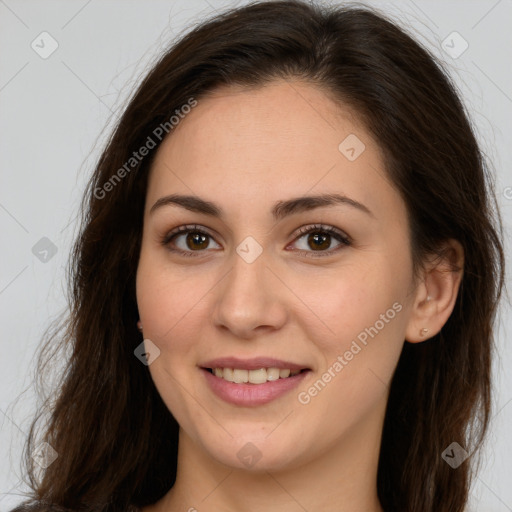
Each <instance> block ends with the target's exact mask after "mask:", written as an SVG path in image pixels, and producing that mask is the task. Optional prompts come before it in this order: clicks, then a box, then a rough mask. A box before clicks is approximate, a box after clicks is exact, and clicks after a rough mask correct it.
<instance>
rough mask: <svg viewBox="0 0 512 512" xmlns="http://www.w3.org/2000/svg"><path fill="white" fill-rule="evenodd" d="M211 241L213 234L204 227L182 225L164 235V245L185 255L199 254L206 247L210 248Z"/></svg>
mask: <svg viewBox="0 0 512 512" xmlns="http://www.w3.org/2000/svg"><path fill="white" fill-rule="evenodd" d="M210 241H213V238H212V236H211V235H209V234H208V233H206V232H205V231H203V230H202V229H198V228H197V227H196V226H180V227H179V228H177V229H175V230H173V231H171V232H170V233H169V234H167V235H166V236H165V237H164V239H163V240H162V245H164V246H166V247H167V248H168V249H169V250H170V251H172V252H177V253H179V254H182V255H184V256H199V255H200V253H201V252H204V249H208V248H209V246H210ZM215 243H216V242H215Z"/></svg>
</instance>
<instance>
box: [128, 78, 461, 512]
mask: <svg viewBox="0 0 512 512" xmlns="http://www.w3.org/2000/svg"><path fill="white" fill-rule="evenodd" d="M349 134H355V135H356V136H357V138H358V139H359V140H360V141H362V142H363V143H364V145H365V148H364V151H363V152H362V153H361V154H360V155H359V156H358V157H357V158H356V159H354V160H353V161H350V160H349V159H348V158H347V157H346V156H345V155H344V154H342V152H341V151H340V150H339V149H338V146H339V145H340V143H341V142H342V141H343V140H344V139H345V138H346V137H347V136H348V135H349ZM170 194H180V195H193V196H195V197H199V198H202V199H204V200H206V201H209V202H212V203H215V205H216V206H218V207H219V208H221V209H222V216H221V217H216V216H211V215H207V214H205V213H197V212H193V211H190V210H187V209H185V208H182V207H180V206H178V205H176V204H172V203H168V204H163V205H160V206H159V207H155V209H154V210H153V211H152V212H151V211H150V210H151V208H152V206H153V205H154V204H155V203H156V202H157V201H158V200H159V199H160V198H162V197H165V196H168V195H170ZM319 194H339V195H343V196H346V197H348V198H350V199H351V200H353V201H357V202H358V203H360V204H362V205H364V207H366V209H367V210H369V212H368V211H364V208H357V207H354V206H351V205H350V204H347V203H344V204H342V203H339V204H335V205H331V206H322V207H317V208H314V209H311V210H307V209H306V210H303V211H295V212H293V213H292V214H290V215H287V216H284V217H282V218H279V219H275V218H274V217H273V215H272V208H273V206H274V205H275V203H277V202H279V201H286V200H289V199H291V198H297V197H300V196H306V195H307V196H312V195H319ZM189 224H192V225H196V226H197V229H200V230H201V231H205V232H206V233H207V236H206V238H204V239H202V238H201V237H200V235H197V234H196V239H194V238H193V236H189V237H188V240H187V233H185V234H179V235H177V236H176V237H175V238H174V239H172V241H170V242H169V244H168V245H167V246H164V245H163V244H162V243H161V240H162V239H164V238H165V236H166V235H167V234H168V233H169V232H170V231H171V230H173V229H174V228H177V227H180V226H183V225H189ZM317 224H321V225H322V227H329V226H332V227H333V228H336V229H337V230H339V231H340V232H341V233H342V234H344V235H346V236H348V237H349V239H350V240H351V243H350V245H344V244H343V243H341V242H339V241H338V240H337V239H336V238H335V236H334V235H332V234H331V235H330V234H325V233H324V232H323V231H322V230H321V229H320V230H319V229H316V230H313V231H312V233H310V234H298V233H297V230H298V228H301V227H309V226H312V225H317ZM190 232H191V233H192V235H193V234H194V233H196V231H195V230H194V229H190ZM315 233H317V237H320V240H319V242H317V245H315ZM322 234H323V236H324V237H326V238H325V240H323V239H322V238H321V237H322ZM197 237H199V238H197ZM247 237H252V239H254V240H255V241H256V242H257V244H258V245H254V242H252V241H251V242H250V243H251V244H253V245H245V242H244V241H245V239H246V238H247ZM252 239H251V240H252ZM242 242H244V244H242V246H241V247H242V248H244V249H245V250H246V251H247V250H249V253H252V254H253V255H255V254H256V255H257V253H255V251H256V250H257V248H258V247H259V248H261V254H259V255H257V257H256V258H255V259H254V261H251V262H250V263H248V261H247V259H245V258H243V257H242V256H241V254H243V253H242V252H240V253H239V252H237V247H239V246H240V244H241V243H242ZM194 244H195V245H194ZM447 244H448V245H449V246H450V247H452V249H453V250H452V251H451V252H450V253H449V254H450V259H451V260H450V261H449V260H441V261H436V262H435V265H434V264H431V265H429V264H427V265H426V267H425V269H424V270H423V271H422V274H421V276H420V278H419V279H418V280H416V281H415V280H414V279H413V274H412V260H411V254H410V250H409V233H408V224H407V212H406V209H405V204H404V202H403V200H402V199H401V197H400V195H399V193H398V192H397V191H396V189H395V188H394V187H393V186H392V185H391V183H390V182H389V180H388V179H387V178H386V173H385V170H384V162H383V156H382V153H381V151H380V149H379V147H378V145H377V143H376V142H375V141H374V140H373V139H372V137H371V136H370V134H369V132H368V131H367V130H366V129H365V127H364V126H362V125H361V124H360V123H358V118H357V114H356V113H354V112H353V111H351V110H350V109H349V108H348V107H345V106H340V105H336V104H335V103H333V102H332V100H331V99H329V98H328V97H327V96H326V95H325V94H324V93H323V92H322V91H321V90H320V89H319V88H317V87H315V86H312V85H310V84H305V83H301V82H297V81H294V82H291V81H290V82H288V81H284V80H280V81H276V82H274V83H272V84H269V85H266V86H264V87H261V88H258V89H241V88H234V87H231V88H223V89H221V90H218V91H215V93H214V94H212V95H211V96H210V97H208V98H202V99H200V100H199V101H198V105H197V106H196V107H195V108H194V109H193V110H192V111H191V112H190V113H189V114H188V115H187V116H186V118H185V119H184V120H182V121H181V122H180V124H179V125H178V126H177V127H176V128H175V129H174V130H173V132H172V136H169V137H168V138H167V139H166V140H165V141H164V142H163V144H162V145H161V146H160V148H159V150H158V153H157V155H156V159H155V161H154V163H153V166H152V169H151V173H150V177H149V182H148V189H147V196H146V209H145V215H144V231H143V240H142V248H141V253H140V261H139V267H138V272H137V301H138V306H139V313H140V318H141V322H142V325H143V334H144V338H145V339H149V340H151V342H152V343H154V345H155V346H157V347H158V349H159V350H160V354H159V357H157V358H156V359H155V360H154V361H153V362H152V363H151V364H150V365H149V370H150V372H151V376H152V378H153V380H154V382H155V385H156V387H157V389H158V391H159V393H160V395H161V396H162V399H163V400H164V402H165V404H166V405H167V407H168V409H169V410H170V411H172V413H173V415H174V417H175V418H176V419H177V421H178V423H179V425H180V442H179V456H178V475H177V480H176V483H175V485H174V486H173V488H172V489H171V490H170V491H169V492H168V493H167V494H166V495H165V496H164V497H163V498H162V499H161V500H160V501H158V502H157V503H156V504H154V505H152V506H149V507H146V508H145V509H144V512H171V511H175V510H176V511H178V510H180V511H181V510H183V511H187V510H194V508H195V509H197V510H198V511H201V512H203V511H225V512H228V511H229V512H231V511H241V510H243V511H261V510H266V511H276V512H277V511H279V512H295V511H303V510H307V511H309V512H314V511H320V510H321V511H323V512H330V511H336V512H378V511H382V508H381V506H380V503H379V500H378V498H377V487H376V479H377V464H378V456H379V448H380V440H381V432H382V426H383V420H384V414H385V408H386V403H387V398H388V386H389V383H390V381H391V379H392V376H393V371H394V369H395V367H396V364H397V362H398V358H399V356H400V352H401V349H402V346H403V343H404V340H407V341H409V342H411V343H417V342H422V341H424V340H425V339H427V338H429V337H431V336H433V335H435V334H436V333H437V332H439V330H440V329H441V327H442V326H443V325H444V323H445V322H446V320H447V319H448V317H449V315H450V313H451V312H452V309H453V306H454V303H455V299H456V296H457V291H458V287H459V284H460V278H461V275H460V273H456V272H447V271H446V270H447V268H448V264H449V263H450V262H452V263H455V262H458V263H459V264H461V263H462V259H463V255H462V250H461V248H460V245H459V244H457V243H456V242H454V241H448V242H447ZM317 247H320V248H317ZM172 248H174V249H176V250H177V249H182V250H183V251H185V252H188V253H192V252H193V253H194V254H195V257H194V256H191V257H188V256H186V255H180V254H178V252H172V251H171V250H170V249H172ZM316 254H320V256H318V257H315V255H316ZM322 254H323V257H322ZM428 296H430V299H429V300H427V297H428ZM393 305H395V309H393ZM389 311H391V313H390V312H389ZM386 312H388V313H386ZM392 313H393V314H392ZM383 314H384V315H383ZM391 317H392V318H391ZM379 320H380V322H379V323H377V321H379ZM381 325H382V327H381ZM372 326H373V327H374V329H376V330H377V331H378V332H377V334H375V331H372V333H373V335H372V336H368V337H367V344H366V345H363V344H362V343H358V345H359V346H360V351H358V352H357V354H356V355H354V356H353V358H352V357H350V354H349V355H348V357H347V356H345V355H344V354H346V353H347V351H350V348H351V346H353V345H352V343H353V341H354V340H358V335H359V336H360V338H359V339H361V338H362V337H364V335H361V333H363V332H367V331H365V329H368V328H370V327H372ZM375 326H377V327H375ZM425 327H426V328H428V329H429V332H428V334H423V335H422V334H421V333H420V331H421V329H422V328H425ZM339 356H341V357H342V358H343V361H344V363H343V368H342V370H341V371H340V370H339V367H340V366H339V365H338V366H337V368H338V370H336V369H334V370H333V365H334V363H335V362H336V361H339V359H338V357H339ZM220 357H236V358H239V359H242V360H246V359H249V358H253V357H270V358H275V359H278V360H281V361H286V362H291V363H295V364H297V365H299V366H300V367H301V368H305V369H306V368H307V369H308V370H309V371H307V372H305V374H304V375H303V378H302V380H301V381H300V383H299V384H298V385H297V386H296V387H294V388H292V389H290V390H288V391H287V392H285V393H284V394H281V395H280V396H278V397H277V398H275V399H274V400H271V401H270V402H268V403H264V404H262V405H256V406H255V405H244V404H233V403H230V402H227V401H225V400H224V399H223V398H221V397H219V396H218V395H217V394H216V393H214V392H213V391H212V389H211V388H210V386H209V385H207V383H206V381H207V378H206V376H205V374H206V370H205V369H203V368H202V366H201V365H202V364H203V363H205V362H206V361H209V360H212V359H215V358H220ZM349 358H350V360H349ZM329 368H330V369H331V373H330V375H331V378H330V379H329V378H328V377H324V382H325V381H326V380H328V382H327V383H326V384H325V386H324V387H322V388H321V390H320V391H319V392H317V393H316V394H315V392H314V390H313V391H308V390H311V388H312V386H314V384H315V382H318V380H319V379H322V376H323V375H324V374H325V373H326V372H328V371H329ZM210 378H212V376H211V375H210ZM214 378H220V377H214ZM249 385H251V384H246V386H249ZM253 385H257V384H253ZM301 393H302V394H301ZM299 397H302V402H301V401H300V400H299ZM307 397H309V401H307ZM305 402H307V403H305ZM247 443H252V444H251V445H249V446H250V448H247V447H246V448H245V450H246V451H245V452H244V451H242V452H241V453H247V450H249V453H250V454H253V455H254V454H256V458H257V461H256V463H252V462H251V463H248V462H246V460H245V459H243V458H242V457H240V455H239V451H240V450H241V449H244V446H246V445H247Z"/></svg>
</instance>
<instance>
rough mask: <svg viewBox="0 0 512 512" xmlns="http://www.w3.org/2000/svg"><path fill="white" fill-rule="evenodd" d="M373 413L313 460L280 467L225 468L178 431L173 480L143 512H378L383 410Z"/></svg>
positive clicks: (379, 510)
mask: <svg viewBox="0 0 512 512" xmlns="http://www.w3.org/2000/svg"><path fill="white" fill-rule="evenodd" d="M371 416H372V417H368V418H367V420H366V421H365V422H363V424H361V423H358V424H357V425H354V426H353V428H352V429H351V431H350V432H344V434H343V437H342V438H340V439H338V440H337V442H336V443H334V444H333V446H330V447H329V449H327V450H325V452H324V453H321V454H317V456H316V457H315V459H313V460H308V461H306V462H304V463H302V464H297V465H295V466H293V467H291V466H287V467H286V469H279V470H272V469H263V470H259V471H257V470H255V469H252V470H242V469H238V468H232V467H228V466H225V465H224V464H221V463H219V462H218V461H216V460H214V459H213V458H211V457H210V456H209V455H208V453H206V452H205V451H204V450H203V449H201V447H200V446H199V445H198V444H197V443H195V442H194V441H193V440H192V439H191V438H190V437H189V436H188V435H187V434H186V433H185V432H184V431H183V430H181V431H180V442H179V453H178V474H177V478H176V483H175V485H174V486H173V488H172V489H171V490H170V491H169V493H168V494H166V495H165V496H164V497H163V498H162V499H161V500H160V501H159V502H158V503H156V504H155V505H153V506H152V507H147V508H146V509H145V510H144V512H171V511H175V510H183V511H190V512H194V510H197V511H201V512H210V511H212V512H213V511H223V512H237V511H240V510H244V511H248V512H249V511H250V512H253V511H254V512H257V511H261V510H266V511H269V512H274V511H276V512H277V511H279V512H297V511H298V510H307V511H309V512H314V511H322V512H382V510H383V509H382V507H381V505H380V503H379V500H378V497H377V467H378V458H379V450H380V441H381V433H382V422H383V417H384V414H383V411H382V410H378V411H373V414H372V415H371Z"/></svg>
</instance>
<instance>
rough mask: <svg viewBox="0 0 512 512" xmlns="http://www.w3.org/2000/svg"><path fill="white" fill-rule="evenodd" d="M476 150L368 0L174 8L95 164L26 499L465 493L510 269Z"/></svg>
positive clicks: (305, 499) (188, 502) (238, 503)
mask: <svg viewBox="0 0 512 512" xmlns="http://www.w3.org/2000/svg"><path fill="white" fill-rule="evenodd" d="M486 173H487V171H486V167H485V163H484V160H483V157H482V154H481V152H480V149H479V147H478V144H477V141H476V139H475V136H474V134H473V131H472V128H471V125H470V123H469V121H468V119H467V117H466V114H465V111H464V108H463V105H462V104H461V101H460V100H459V98H458V96H457V94H456V92H455V90H454V87H453V86H452V84H451V83H450V81H449V79H448V78H447V76H446V75H445V74H444V73H443V72H442V70H441V68H440V66H439V65H438V64H436V63H435V61H434V59H433V57H432V56H430V55H429V54H428V53H427V52H426V51H425V50H424V49H423V48H421V47H420V46H419V45H418V44H417V43H416V42H415V41H413V40H412V39H411V38H410V37H409V36H408V35H406V34H405V33H404V32H403V31H402V30H401V29H399V28H398V27H397V26H395V25H394V24H393V23H391V22H390V21H388V20H386V19H385V18H384V17H383V16H381V15H379V14H376V13H375V12H373V11H371V10H369V9H368V8H365V7H360V8H357V7H351V8H343V7H337V8H325V7H319V6H318V7H315V6H312V5H308V4H306V3H303V2H299V1H283V2H281V1H277V2H262V3H255V4H251V5H248V6H245V7H242V8H239V9H234V10H231V11H229V12H227V13H224V14H222V15H219V16H217V17H215V18H214V19H212V20H210V21H208V22H205V23H203V24H202V25H201V26H199V27H197V28H195V29H194V30H192V31H191V32H190V33H189V34H188V35H186V36H184V37H183V38H182V39H181V40H180V41H179V42H178V43H177V44H176V45H174V46H173V47H172V48H171V49H169V51H168V52H167V53H166V54H165V55H163V57H162V58H161V59H160V61H159V62H158V63H157V64H156V65H155V66H154V68H153V69H152V70H151V72H150V73H149V74H148V76H147V77H146V78H145V79H144V81H143V82H142V84H141V85H140V87H139V89H138V90H137V92H136V93H135V95H134V96H133V98H132V99H131V101H130V103H129V105H128V107H127V109H126V111H125V113H124V115H123V116H122V118H121V119H120V121H119V123H118V126H117V127H116V129H115V131H114V133H113V135H112V137H111V139H110V141H109V143H108V145H107V147H106V149H105V151H104V152H103V154H102V156H101V158H100V160H99V162H98V165H97V167H96V171H95V173H94V176H93V177H92V180H91V182H90V184H89V187H88V192H87V195H86V197H85V200H84V205H83V211H84V217H83V229H82V232H81V234H80V236H79V238H78V240H77V243H76V246H75V249H74V253H73V256H74V258H73V261H74V262H73V266H72V274H71V280H72V284H73V302H72V311H71V315H70V319H69V323H68V324H67V330H66V335H65V336H64V339H63V342H64V343H68V344H69V346H71V347H72V350H71V355H70V360H69V364H68V367H67V371H66V374H65V375H64V378H63V382H62V385H61V387H60V389H59V391H58V396H57V398H56V400H55V401H54V402H52V403H51V407H50V417H49V422H48V425H47V426H46V429H45V430H44V435H42V436H37V435H36V433H37V426H38V424H37V423H35V424H34V426H33V429H32V432H31V433H32V435H31V438H30V442H29V445H28V451H27V453H29V454H33V453H34V452H36V453H37V456H36V457H35V458H28V463H29V466H30V465H31V467H29V475H30V476H31V481H32V484H33V488H34V495H33V497H32V498H33V499H32V500H31V501H30V502H28V503H27V504H26V505H25V506H23V507H21V508H19V509H18V510H32V509H34V510H41V511H42V510H58V511H60V510H65V511H75V510H77V511H78V510H80V511H91V512H92V511H123V512H124V511H126V510H142V511H143V512H164V511H174V510H189V511H192V510H199V511H203V510H207V511H208V510H230V511H231V510H247V511H257V510H276V511H277V510H279V511H295V510H308V511H315V510H322V511H329V510H332V511H334V510H335V511H341V512H356V511H357V512H361V511H365V512H374V511H375V512H377V511H386V512H387V511H393V512H397V511H404V512H405V511H415V512H427V511H428V512H433V511H436V512H439V511H446V512H448V511H449V512H456V511H462V510H464V507H465V505H466V503H467V499H468V492H469V485H470V481H471V470H472V468H473V466H474V461H475V454H476V453H477V450H478V448H479V447H480V446H481V444H482V441H483V439H484V436H485V433H486V429H487V424H488V420H489V415H490V382H491V380H490V379H491V376H490V366H491V353H492V327H493V321H494V316H495V311H496V307H497V304H498V300H499V297H500V292H501V288H502V283H503V250H502V245H501V241H500V236H499V234H500V232H501V231H500V222H499V216H498V215H497V213H496V214H495V213H494V211H493V208H492V201H493V194H492V189H491V185H490V181H489V179H488V176H487V174H486ZM178 438H179V443H178ZM41 442H42V443H43V444H41ZM34 461H37V462H38V463H37V464H36V462H34ZM40 468H42V471H41V474H40V475H38V474H37V473H38V471H39V469H40ZM38 477H39V478H38ZM32 507H33V508H32Z"/></svg>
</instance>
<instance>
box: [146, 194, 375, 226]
mask: <svg viewBox="0 0 512 512" xmlns="http://www.w3.org/2000/svg"><path fill="white" fill-rule="evenodd" d="M339 204H342V205H346V206H350V207H353V208H355V209H357V210H360V211H362V212H364V213H366V214H368V215H370V216H371V217H373V218H375V215H374V214H373V213H372V212H371V211H370V209H369V208H368V207H367V206H365V205H364V204H362V203H360V202H359V201H356V200H354V199H351V198H350V197H346V196H344V195H341V194H322V195H315V196H301V197H295V198H292V199H288V200H286V201H278V202H277V203H275V205H274V206H273V208H272V216H273V217H274V219H275V220H276V221H277V220H281V219H283V218H285V217H288V216H290V215H294V214H297V213H301V212H305V211H309V210H313V209H315V208H321V207H325V206H336V205H339ZM168 205H176V206H180V207H182V208H185V209H187V210H190V211H191V212H196V213H202V214H204V215H210V216H211V217H218V218H223V217H224V211H223V210H222V208H221V207H220V206H218V205H216V204H215V203H212V202H210V201H206V200H204V199H201V198H200V197H197V196H191V195H180V194H171V195H168V196H164V197H161V198H160V199H158V200H157V201H156V202H155V204H154V205H153V206H152V207H151V209H150V210H149V213H150V214H152V213H153V212H154V211H155V210H157V209H159V208H161V207H163V206H168Z"/></svg>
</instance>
